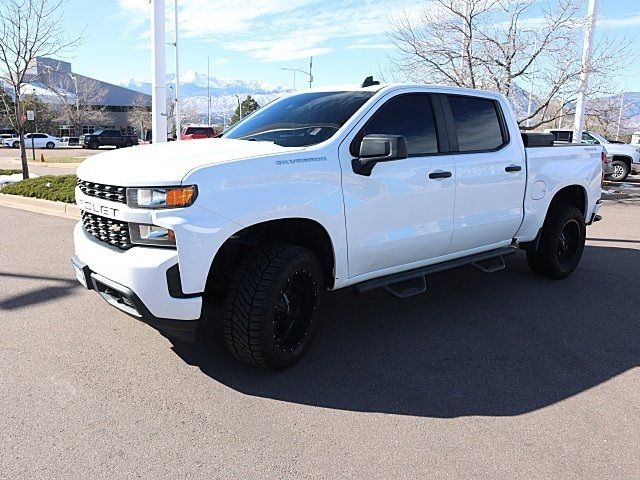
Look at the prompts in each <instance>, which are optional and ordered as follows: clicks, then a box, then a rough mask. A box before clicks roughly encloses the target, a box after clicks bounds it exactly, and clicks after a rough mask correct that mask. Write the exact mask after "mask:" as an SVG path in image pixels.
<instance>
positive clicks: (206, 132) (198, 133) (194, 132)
mask: <svg viewBox="0 0 640 480" xmlns="http://www.w3.org/2000/svg"><path fill="white" fill-rule="evenodd" d="M216 135H217V134H216V131H215V130H214V129H213V127H210V126H208V125H205V126H202V127H198V126H188V127H186V128H185V129H184V130H183V131H182V135H180V140H196V139H198V138H213V137H215V136H216Z"/></svg>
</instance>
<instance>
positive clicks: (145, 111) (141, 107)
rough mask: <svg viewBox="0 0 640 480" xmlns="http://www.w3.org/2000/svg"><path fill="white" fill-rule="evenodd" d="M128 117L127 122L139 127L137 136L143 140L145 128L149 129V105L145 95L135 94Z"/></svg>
mask: <svg viewBox="0 0 640 480" xmlns="http://www.w3.org/2000/svg"><path fill="white" fill-rule="evenodd" d="M167 105H168V103H167ZM128 117H129V123H131V124H132V125H135V126H136V128H140V132H139V134H138V136H139V137H140V138H141V139H143V140H145V139H146V138H145V136H144V133H145V130H149V129H151V106H150V105H149V102H148V101H147V100H145V97H143V96H142V95H138V96H136V98H135V99H134V100H133V107H132V108H131V110H130V111H129V114H128Z"/></svg>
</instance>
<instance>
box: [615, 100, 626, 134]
mask: <svg viewBox="0 0 640 480" xmlns="http://www.w3.org/2000/svg"><path fill="white" fill-rule="evenodd" d="M624 94H625V92H622V95H620V112H619V113H618V129H617V130H616V140H620V126H621V125H622V109H623V108H624Z"/></svg>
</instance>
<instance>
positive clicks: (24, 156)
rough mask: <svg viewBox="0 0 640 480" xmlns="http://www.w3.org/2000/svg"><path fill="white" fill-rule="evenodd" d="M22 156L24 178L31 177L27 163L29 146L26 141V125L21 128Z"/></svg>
mask: <svg viewBox="0 0 640 480" xmlns="http://www.w3.org/2000/svg"><path fill="white" fill-rule="evenodd" d="M20 157H21V158H22V179H23V180H26V179H27V178H29V164H28V163H27V148H26V145H25V141H24V127H22V129H21V130H20Z"/></svg>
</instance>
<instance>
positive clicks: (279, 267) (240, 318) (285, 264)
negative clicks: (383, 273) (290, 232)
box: [223, 243, 325, 370]
mask: <svg viewBox="0 0 640 480" xmlns="http://www.w3.org/2000/svg"><path fill="white" fill-rule="evenodd" d="M294 285H301V286H300V287H298V288H297V291H300V292H301V294H300V298H302V299H303V300H301V301H299V302H297V303H296V301H295V298H297V296H294V295H293V293H291V294H290V295H289V297H288V296H287V292H289V290H290V289H292V288H293V286H294ZM324 287H325V283H324V276H323V272H322V268H321V266H320V263H319V262H318V259H317V258H316V257H315V255H314V254H313V253H312V252H311V251H309V250H307V249H306V248H302V247H298V246H295V245H288V244H282V243H271V244H266V245H263V246H261V247H259V248H257V249H256V250H254V251H253V252H252V253H250V254H249V255H248V256H247V257H246V258H245V260H244V261H243V262H242V264H241V266H240V267H239V268H238V270H237V272H236V273H235V275H234V277H233V280H232V282H231V286H230V288H229V291H228V294H227V298H226V301H225V307H224V316H223V330H224V339H225V344H226V347H227V349H228V350H229V351H230V352H231V353H232V354H233V355H234V356H235V357H236V358H238V359H240V360H242V361H243V362H245V363H248V364H250V365H254V366H258V367H261V368H265V369H270V370H284V369H285V368H288V367H290V366H292V365H294V364H295V363H296V362H297V361H298V360H299V359H300V358H301V357H302V356H303V355H304V353H305V352H306V351H307V348H308V347H309V344H310V343H311V340H312V338H313V335H314V333H315V331H316V328H317V325H318V318H319V317H318V312H319V307H320V298H321V296H322V292H323V290H324ZM289 298H291V302H289ZM284 302H286V304H285V305H284V306H283V303H284ZM292 305H293V306H292ZM292 309H293V310H294V312H293V313H291V310H292ZM291 316H293V317H295V318H296V319H297V320H295V321H293V322H290V323H289V324H287V323H286V321H283V320H282V319H283V318H284V319H288V318H290V317H291ZM283 325H284V326H283ZM286 325H288V328H285V327H286ZM283 328H285V333H284V334H281V333H282V329H283ZM291 332H293V334H295V335H290V337H291V338H293V340H291V342H287V341H285V339H286V338H288V337H287V335H289V334H290V333H291ZM296 332H297V333H296ZM298 336H299V337H300V338H299V339H298Z"/></svg>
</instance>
